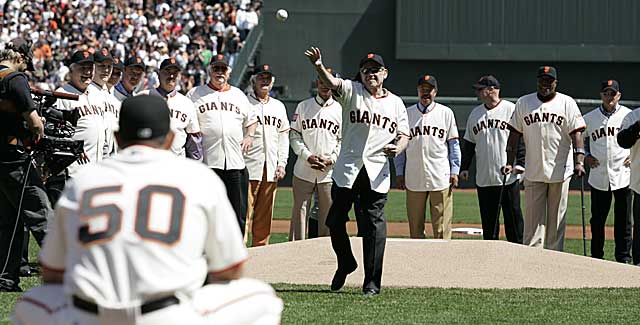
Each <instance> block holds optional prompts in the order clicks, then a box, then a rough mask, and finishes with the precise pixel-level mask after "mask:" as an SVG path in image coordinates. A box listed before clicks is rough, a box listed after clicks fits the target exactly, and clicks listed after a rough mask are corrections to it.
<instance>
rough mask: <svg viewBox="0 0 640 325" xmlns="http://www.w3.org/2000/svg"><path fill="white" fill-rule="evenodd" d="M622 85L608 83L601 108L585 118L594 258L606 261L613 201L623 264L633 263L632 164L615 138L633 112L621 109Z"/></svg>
mask: <svg viewBox="0 0 640 325" xmlns="http://www.w3.org/2000/svg"><path fill="white" fill-rule="evenodd" d="M621 96H622V93H621V92H620V84H619V83H618V81H617V80H613V79H610V80H605V81H603V82H602V83H601V86H600V98H601V99H602V104H601V105H600V106H599V107H597V108H596V109H594V110H592V111H591V112H589V113H588V114H585V115H584V121H585V123H586V124H587V129H586V130H585V133H584V137H585V139H586V141H585V147H586V148H588V151H587V152H586V155H585V158H584V161H585V163H586V164H587V165H589V168H590V171H589V185H590V186H591V220H590V224H591V256H592V257H594V258H599V259H602V258H603V257H604V240H605V226H606V222H607V216H608V215H609V209H610V208H611V199H612V197H613V198H615V203H614V206H613V214H614V219H613V220H614V223H613V235H614V240H615V255H614V256H615V258H616V261H618V262H620V263H629V262H631V190H629V183H630V181H631V168H630V166H631V160H630V159H629V155H630V154H631V152H630V151H629V149H624V148H622V147H620V145H618V141H617V139H616V136H617V134H618V131H619V130H620V125H621V124H622V120H623V119H624V118H625V117H626V116H627V114H629V112H631V110H630V109H629V108H627V107H625V106H623V105H620V104H619V103H618V102H619V101H620V97H621Z"/></svg>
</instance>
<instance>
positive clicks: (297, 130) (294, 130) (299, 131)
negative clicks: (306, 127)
mask: <svg viewBox="0 0 640 325" xmlns="http://www.w3.org/2000/svg"><path fill="white" fill-rule="evenodd" d="M289 130H294V131H296V132H298V133H300V134H302V132H300V131H298V130H296V129H294V128H289Z"/></svg>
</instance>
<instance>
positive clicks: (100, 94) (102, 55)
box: [88, 49, 120, 156]
mask: <svg viewBox="0 0 640 325" xmlns="http://www.w3.org/2000/svg"><path fill="white" fill-rule="evenodd" d="M93 59H94V61H95V72H94V74H93V82H92V83H91V85H89V87H88V89H89V97H90V101H91V102H92V103H96V104H97V105H100V106H102V107H104V123H105V129H106V143H105V147H104V150H103V151H104V155H105V156H108V155H111V154H114V153H115V152H116V139H115V137H114V135H113V134H114V132H115V130H116V128H117V127H118V114H119V113H120V101H119V100H117V99H116V98H115V97H114V96H113V95H112V94H111V93H109V90H108V89H107V81H109V78H111V72H112V71H113V57H112V56H111V54H110V53H109V51H108V50H107V49H101V50H97V51H95V53H94V54H93Z"/></svg>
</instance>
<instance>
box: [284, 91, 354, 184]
mask: <svg viewBox="0 0 640 325" xmlns="http://www.w3.org/2000/svg"><path fill="white" fill-rule="evenodd" d="M341 125H342V106H340V104H339V103H338V102H336V101H335V100H333V98H331V97H329V100H327V101H325V100H324V99H322V98H320V96H316V97H312V98H308V99H306V100H304V101H302V102H300V103H299V104H298V106H297V107H296V111H295V113H294V114H293V121H292V122H291V131H290V132H289V139H290V142H291V149H293V152H294V153H295V154H296V155H298V159H297V160H296V164H295V166H294V167H293V175H295V176H296V177H298V178H300V179H302V180H305V181H307V182H310V183H328V182H331V175H332V171H333V166H331V167H330V168H328V169H327V170H325V171H320V170H317V169H313V168H311V164H309V162H308V161H307V160H308V159H309V157H310V156H311V155H317V156H321V157H323V158H329V159H331V161H332V162H333V163H334V164H335V162H336V160H338V154H339V153H340V142H341V134H340V132H341V130H340V126H341Z"/></svg>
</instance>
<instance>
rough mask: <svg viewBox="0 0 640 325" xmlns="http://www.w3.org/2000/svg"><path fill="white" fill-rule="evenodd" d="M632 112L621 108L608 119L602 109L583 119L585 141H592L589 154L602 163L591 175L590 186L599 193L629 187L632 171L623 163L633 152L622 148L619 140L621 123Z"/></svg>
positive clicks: (593, 111) (597, 109) (619, 106)
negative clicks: (585, 125)
mask: <svg viewBox="0 0 640 325" xmlns="http://www.w3.org/2000/svg"><path fill="white" fill-rule="evenodd" d="M629 112H631V110H630V109H629V108H627V107H625V106H621V105H618V107H616V110H615V111H614V112H613V114H612V115H611V116H609V117H607V116H605V115H604V114H603V113H602V107H598V108H596V109H594V110H592V111H591V112H589V113H587V114H586V115H585V116H584V121H585V123H586V124H587V129H586V130H585V133H584V137H585V138H588V139H589V153H590V154H591V155H592V156H593V157H594V158H596V159H598V161H599V162H600V165H598V167H595V168H591V170H590V171H589V185H591V186H592V187H594V188H596V189H598V190H600V191H608V190H609V189H611V190H612V191H615V190H617V189H620V188H623V187H627V186H629V181H630V177H631V169H630V168H629V167H625V166H624V160H625V159H626V158H627V157H629V154H630V153H631V152H630V150H629V149H623V148H622V147H620V145H618V140H617V135H618V131H620V125H621V124H622V120H623V119H624V118H625V116H627V114H629Z"/></svg>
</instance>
